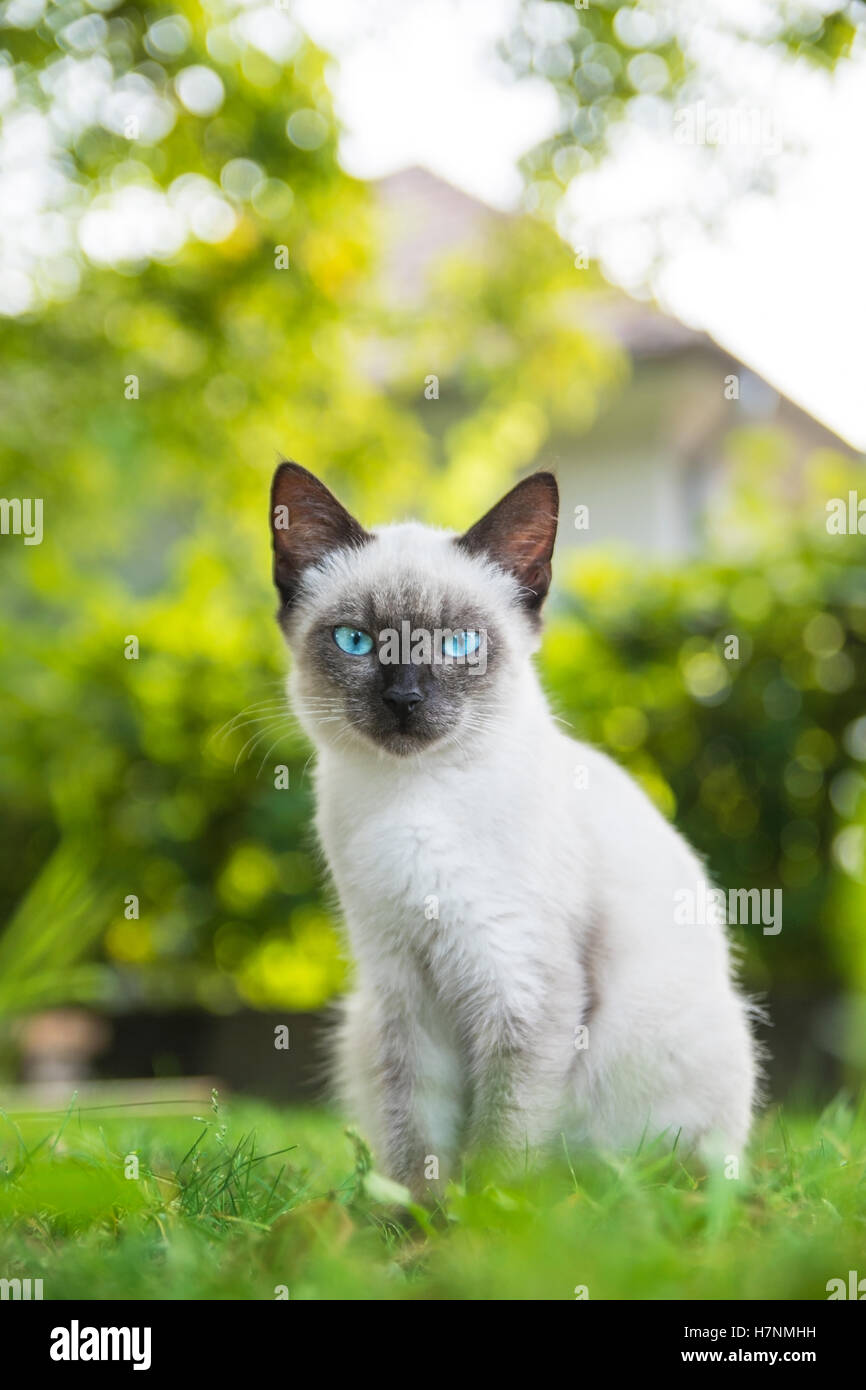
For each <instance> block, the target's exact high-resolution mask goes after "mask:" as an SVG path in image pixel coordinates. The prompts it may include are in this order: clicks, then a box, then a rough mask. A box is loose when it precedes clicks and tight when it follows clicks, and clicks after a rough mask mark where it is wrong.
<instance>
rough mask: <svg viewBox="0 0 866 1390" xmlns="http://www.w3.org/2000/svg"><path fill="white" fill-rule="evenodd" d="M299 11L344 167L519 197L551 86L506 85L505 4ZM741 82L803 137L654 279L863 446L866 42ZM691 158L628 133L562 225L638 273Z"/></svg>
mask: <svg viewBox="0 0 866 1390" xmlns="http://www.w3.org/2000/svg"><path fill="white" fill-rule="evenodd" d="M739 4H740V6H741V7H745V8H747V9H748V8H749V7H750V6H752V7H754V6H755V5H759V4H760V0H739ZM293 9H294V12H295V14H296V15H297V17H298V19H299V20H300V22H301V23H302V25H303V26H304V28H306V29H307V30H308V32H309V33H310V34H311V35H312V36H313V38H314V39H316V40H317V41H319V42H320V43H321V44H322V45H323V46H324V47H326V48H327V49H328V50H329V51H330V52H332V53H334V54H335V55H336V56H337V60H338V61H337V65H336V68H335V71H334V73H333V74H332V76H331V85H332V87H333V90H334V93H335V99H336V104H337V112H338V115H339V117H340V119H341V121H342V122H343V124H344V126H345V128H346V134H345V138H344V141H343V145H342V151H341V157H342V159H343V162H344V164H345V166H346V167H347V168H348V169H349V170H350V171H351V172H352V173H354V174H356V175H358V176H360V177H363V178H372V177H377V176H380V175H382V174H385V173H389V172H391V171H393V170H395V169H399V168H402V167H404V166H406V165H410V164H421V165H424V166H426V167H427V168H428V169H430V170H432V171H433V172H434V173H437V174H439V175H440V176H441V177H443V178H445V179H448V180H449V181H450V182H452V183H454V184H456V185H458V186H459V187H461V188H463V189H465V190H466V191H467V192H469V193H473V194H475V195H476V196H477V197H479V198H483V199H485V200H486V201H488V202H491V203H493V204H495V205H497V206H499V207H506V208H507V207H509V206H514V205H515V203H516V200H517V198H518V195H519V191H520V180H519V177H518V174H517V169H516V162H517V160H518V159H519V157H520V155H521V154H523V153H524V152H525V151H526V150H527V149H528V148H530V147H531V146H532V145H533V144H534V143H535V142H536V141H537V140H538V139H540V138H541V137H542V136H543V135H545V134H546V133H547V132H548V130H549V129H550V124H551V121H552V117H553V109H554V107H553V98H552V95H551V93H550V92H549V90H548V89H547V88H546V86H544V84H537V85H536V84H535V83H533V82H526V83H522V84H519V85H515V84H514V83H513V81H510V80H509V76H508V74H507V72H506V71H505V70H504V69H503V68H502V67H501V66H500V65H499V64H498V63H497V62H496V59H495V56H494V54H495V44H496V40H497V38H499V37H501V36H502V35H503V34H504V33H506V32H507V29H508V23H509V16H510V15H511V14H513V12H514V9H515V0H436V3H435V4H431V3H429V0H365V3H364V4H363V5H359V4H357V0H297V3H296V4H295V5H294V6H293ZM738 76H739V74H738ZM749 77H750V79H751V80H752V82H753V85H757V89H758V90H759V91H760V94H761V95H760V100H761V103H762V106H763V105H765V104H766V103H768V102H769V101H772V109H773V119H774V120H776V118H778V124H779V128H781V129H783V130H784V131H785V132H786V134H789V135H792V136H793V137H794V139H795V140H796V141H797V142H798V154H797V157H796V159H794V160H785V161H781V162H780V161H779V160H778V159H777V158H775V156H772V157H770V156H768V158H771V159H773V160H774V161H775V162H774V168H775V170H776V172H778V174H779V182H778V185H777V189H776V193H775V195H774V197H773V198H772V200H767V199H761V200H758V199H752V200H750V201H748V202H746V203H744V204H743V206H742V207H741V208H739V209H738V211H737V213H736V215H735V217H734V219H733V223H732V226H731V227H730V230H729V234H728V237H727V240H726V241H725V242H724V243H721V242H714V243H709V244H708V242H707V239H706V237H704V236H698V235H695V234H690V233H689V232H688V231H687V230H685V228H687V225H688V224H685V223H684V225H683V228H681V229H680V232H679V233H678V234H677V235H676V236H675V237H674V239H673V242H672V248H671V251H670V254H669V257H668V262H667V267H666V269H665V271H664V273H663V275H662V277H661V278H660V279H659V280H657V281H656V282H655V286H654V288H655V292H656V294H657V296H658V298H659V300H660V302H661V304H662V306H663V307H665V308H666V309H668V310H669V311H670V312H672V313H675V314H677V315H678V316H679V317H680V318H682V319H683V320H685V321H686V322H688V323H690V324H691V325H692V326H695V327H701V328H705V329H707V330H708V331H709V332H710V333H711V334H712V335H713V336H714V337H715V338H716V339H717V340H718V341H719V342H720V343H722V344H723V345H724V346H725V347H726V348H728V349H729V350H730V351H731V352H733V353H734V354H736V355H737V356H739V357H741V358H742V359H743V360H744V361H745V362H746V363H747V364H748V365H749V366H751V367H753V368H754V369H755V370H756V371H758V372H760V373H761V374H762V375H763V376H765V377H766V378H767V379H768V380H769V381H770V382H771V383H772V384H773V385H774V386H776V387H777V388H778V389H780V390H781V391H783V392H784V393H785V394H786V395H789V396H790V397H792V398H793V399H794V400H796V401H798V402H799V403H800V404H801V405H803V406H804V407H805V408H806V409H807V410H809V411H811V413H812V414H814V415H815V416H816V417H817V418H819V419H820V420H822V421H824V423H826V424H827V425H829V426H830V427H831V428H832V429H834V430H836V431H837V432H838V433H839V434H840V435H842V436H843V437H844V438H846V439H847V440H848V441H849V442H850V443H852V444H853V445H854V446H855V447H856V448H858V449H866V384H864V368H866V353H864V328H863V325H864V324H866V236H864V229H866V145H864V140H863V132H864V131H866V55H864V56H861V57H860V58H859V59H858V60H857V62H856V63H852V64H850V65H849V66H848V67H847V69H846V70H844V71H841V72H840V74H839V75H838V76H837V79H836V80H835V81H834V82H831V81H829V80H828V79H826V78H825V77H824V75H823V74H814V73H811V72H806V71H805V70H801V69H798V70H797V71H796V72H795V73H793V74H791V76H790V77H789V78H787V79H786V80H785V81H784V82H783V83H782V84H779V85H778V86H777V87H774V88H773V91H772V96H771V97H770V96H768V94H767V89H766V87H765V86H763V85H762V83H763V78H764V74H763V72H762V71H761V69H760V65H757V66H756V69H755V71H754V72H752V73H751V74H749ZM735 100H740V96H739V93H738V94H737V97H736V98H735ZM691 153H692V152H690V151H683V150H673V149H672V148H671V143H670V140H669V139H668V140H667V142H666V145H665V146H664V147H661V146H660V145H659V144H658V143H655V144H652V143H650V138H649V136H647V135H642V134H640V133H638V134H637V135H636V136H634V137H629V139H628V140H626V141H625V142H624V144H623V148H622V150H621V151H620V152H619V154H618V156H617V158H616V160H615V162H613V163H611V164H609V165H607V166H606V167H605V168H604V170H603V171H602V172H600V173H599V174H597V175H596V174H590V175H584V176H582V177H581V179H580V180H578V182H577V184H576V185H574V187H573V191H572V194H571V196H570V198H569V202H568V205H567V206H568V210H569V213H570V216H571V218H572V219H573V225H572V226H571V227H570V228H569V234H570V236H571V238H572V240H573V241H575V242H576V243H581V242H582V238H583V237H584V236H585V237H586V239H587V241H588V243H589V244H590V245H591V246H592V248H593V250H594V252H596V253H597V254H598V255H599V257H600V260H601V264H602V267H603V269H604V270H605V272H606V274H607V275H608V277H609V278H611V279H612V280H614V281H617V282H619V283H623V284H626V285H628V284H629V282H630V281H633V279H634V276H635V275H636V273H637V271H638V270H639V269H640V265H641V254H642V252H643V251H645V244H646V236H645V234H644V233H643V231H642V229H641V217H642V215H645V214H646V212H648V211H649V210H651V209H652V208H653V207H654V206H655V205H656V203H657V201H658V200H659V198H660V196H666V197H668V199H669V200H673V201H676V200H677V199H678V198H680V199H686V198H687V197H688V195H689V193H690V192H693V187H692V169H691V165H690V163H689V159H690V156H691Z"/></svg>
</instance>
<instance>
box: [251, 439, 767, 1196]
mask: <svg viewBox="0 0 866 1390" xmlns="http://www.w3.org/2000/svg"><path fill="white" fill-rule="evenodd" d="M557 513H558V493H557V486H556V482H555V479H554V478H553V477H552V475H551V474H549V473H536V474H534V475H533V476H531V477H529V478H527V479H525V481H523V482H522V483H519V484H518V485H517V486H516V487H515V488H513V489H512V491H510V492H509V493H508V494H507V495H506V496H505V497H504V498H502V500H501V501H500V502H499V503H498V504H497V505H496V506H495V507H493V508H492V510H491V511H489V512H488V513H487V514H486V515H485V516H484V517H482V519H481V520H480V521H478V522H477V523H476V524H475V525H474V526H473V527H472V528H471V529H470V530H469V531H467V532H466V533H465V534H464V535H455V534H452V533H450V532H447V531H440V530H435V529H433V528H431V527H427V526H422V525H418V524H414V523H409V524H405V525H396V526H387V527H384V528H382V529H381V530H378V531H376V532H372V533H371V532H367V531H365V530H364V529H363V528H362V527H361V526H360V525H359V523H358V522H357V521H356V520H355V519H354V518H353V517H352V516H350V514H349V513H348V512H347V511H346V510H345V509H344V508H343V507H342V506H341V504H340V503H339V502H338V501H337V500H336V498H335V497H333V496H332V494H331V493H330V492H329V491H328V489H327V488H326V487H325V486H324V485H323V484H322V483H321V482H319V481H318V479H316V478H315V477H313V476H312V474H310V473H308V472H307V471H306V470H305V469H303V468H301V467H300V466H299V465H298V464H295V463H283V464H282V465H281V466H280V467H279V468H278V469H277V472H276V475H275V478H274V483H273V489H272V498H271V521H272V532H273V545H274V579H275V583H276V586H277V589H278V592H279V595H280V601H281V604H280V610H279V614H278V618H279V622H280V625H281V627H282V629H283V632H284V635H285V637H286V639H287V642H288V645H289V647H290V649H291V653H292V656H293V663H292V673H291V677H290V681H289V690H290V696H291V700H292V703H293V705H294V708H295V711H296V713H297V715H298V717H299V719H300V722H301V724H302V726H303V727H304V729H305V730H306V732H307V733H308V735H309V737H310V739H311V740H312V742H313V744H314V745H315V747H316V750H317V754H318V759H317V766H316V772H315V786H316V796H317V806H318V810H317V815H316V826H317V830H318V834H319V837H320V839H321V843H322V846H323V848H324V851H325V854H326V856H327V860H328V864H329V866H330V869H331V872H332V874H333V878H334V881H335V883H336V887H337V891H338V893H339V897H340V902H341V905H342V910H343V912H344V914H345V919H346V929H347V932H348V938H349V943H350V946H351V950H352V954H353V956H354V959H355V962H356V967H357V981H356V984H355V987H354V990H353V992H352V994H351V996H350V997H349V998H348V1000H347V1001H346V1007H345V1012H344V1017H343V1023H342V1028H341V1033H340V1040H339V1071H340V1076H341V1080H342V1086H343V1091H344V1096H345V1100H346V1104H347V1105H348V1107H349V1108H350V1110H351V1112H352V1113H353V1116H354V1118H355V1119H356V1120H357V1121H358V1122H359V1123H360V1125H361V1127H362V1129H363V1131H364V1132H365V1134H366V1135H367V1137H368V1138H369V1139H370V1141H371V1144H372V1146H373V1149H374V1152H375V1154H376V1155H377V1158H378V1160H379V1161H380V1163H381V1164H382V1166H383V1167H384V1168H385V1170H386V1171H387V1172H388V1173H389V1175H390V1176H391V1177H392V1178H394V1179H396V1180H398V1181H399V1182H401V1183H403V1184H405V1185H406V1186H407V1187H408V1188H409V1189H410V1190H411V1191H412V1193H413V1194H415V1195H421V1194H422V1193H423V1192H424V1190H425V1188H426V1186H427V1181H428V1179H430V1177H431V1175H432V1176H434V1177H435V1176H437V1172H438V1177H439V1178H440V1180H444V1179H445V1178H446V1177H447V1175H448V1173H449V1172H453V1170H454V1166H455V1164H456V1163H457V1162H458V1160H459V1159H460V1157H461V1155H462V1154H463V1153H464V1151H466V1150H471V1149H473V1148H484V1147H485V1146H493V1147H495V1148H496V1149H498V1150H504V1151H513V1152H516V1153H523V1152H524V1151H525V1150H527V1149H529V1150H532V1151H535V1150H539V1149H542V1148H543V1147H544V1146H546V1145H549V1144H550V1143H551V1142H552V1141H555V1140H557V1138H558V1136H559V1135H560V1134H561V1133H564V1134H565V1135H566V1136H567V1137H568V1139H569V1140H570V1141H574V1142H586V1143H591V1144H594V1145H598V1146H604V1147H611V1146H623V1145H636V1144H637V1143H638V1142H639V1141H640V1140H641V1138H642V1136H644V1135H649V1136H651V1135H654V1134H660V1133H662V1132H663V1133H664V1134H665V1135H666V1136H667V1137H668V1138H669V1139H670V1141H671V1142H673V1141H674V1139H675V1138H676V1137H677V1136H680V1142H681V1143H688V1144H693V1143H699V1144H700V1143H703V1144H704V1145H708V1144H711V1145H713V1146H714V1147H715V1146H721V1147H720V1150H719V1151H720V1152H722V1153H726V1152H736V1151H737V1150H738V1149H739V1148H740V1146H741V1145H742V1144H743V1143H744V1142H745V1140H746V1137H747V1134H748V1129H749V1122H750V1115H751V1110H752V1104H753V1094H754V1086H755V1075H756V1064H755V1048H754V1044H753V1041H752V1037H751V1032H750V1027H749V1022H748V1017H749V1008H748V1005H747V1004H746V1003H745V1001H744V1000H743V998H742V997H741V996H740V995H739V994H738V992H737V990H736V988H735V985H734V983H733V982H732V970H731V961H730V957H729V950H728V944H727V940H726V937H725V933H724V930H723V929H722V928H721V927H720V926H718V925H713V924H709V925H702V926H680V925H677V924H676V922H675V913H674V903H675V898H676V895H677V894H678V893H680V894H681V892H682V890H689V889H691V890H693V891H694V890H697V891H698V892H700V890H701V889H702V888H706V885H707V880H706V876H705V873H704V869H703V867H702V865H701V863H700V862H699V861H698V859H697V858H696V856H695V855H694V853H693V852H692V850H691V849H690V848H689V847H688V846H687V845H686V844H685V842H684V841H683V840H682V839H681V838H680V836H679V835H678V834H677V832H676V831H675V830H674V829H673V828H672V827H671V826H670V825H668V823H667V822H666V821H665V820H664V819H663V817H662V816H661V815H660V814H659V812H658V811H657V810H656V809H655V808H654V807H653V806H652V805H651V803H650V802H649V801H648V799H647V798H646V796H645V795H644V793H643V792H642V791H641V790H639V788H638V787H637V786H636V785H635V783H634V782H633V781H632V780H631V779H630V778H629V777H628V776H627V774H626V773H625V772H623V771H622V770H621V769H620V768H619V767H618V766H617V765H616V764H615V763H613V762H612V761H611V760H610V759H609V758H607V757H606V756H605V755H603V754H602V753H599V752H597V751H596V750H595V749H593V748H590V747H588V746H587V745H585V744H581V743H577V742H576V741H574V740H572V739H571V738H569V737H568V736H567V735H566V734H565V733H564V732H563V731H562V729H561V728H560V727H559V725H558V724H557V723H556V721H555V720H554V718H553V716H552V715H551V713H550V710H549V709H548V706H547V703H546V701H545V697H544V695H543V693H542V690H541V687H540V685H539V681H538V678H537V676H536V673H535V670H534V668H533V663H532V660H531V657H532V654H533V652H534V651H535V650H536V649H537V647H538V645H539V630H540V610H541V607H542V604H543V602H544V599H545V596H546V594H547V591H548V588H549V585H550V578H551V556H552V553H553V544H554V540H555V536H556V526H557ZM395 634H396V635H397V638H398V640H397V641H396V642H395ZM443 634H444V635H443ZM410 643H411V645H409V644H410ZM575 679H579V672H575Z"/></svg>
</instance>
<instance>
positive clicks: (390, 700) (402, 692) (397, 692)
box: [382, 685, 424, 716]
mask: <svg viewBox="0 0 866 1390" xmlns="http://www.w3.org/2000/svg"><path fill="white" fill-rule="evenodd" d="M382 699H383V700H384V701H385V704H386V705H388V706H389V708H391V709H392V710H393V711H394V713H395V714H398V715H401V716H404V715H407V714H411V713H412V711H413V709H414V708H415V706H416V705H420V703H421V701H422V700H423V699H424V696H423V695H422V694H421V691H420V690H419V689H418V687H417V686H416V685H410V686H404V685H391V686H389V687H388V689H387V690H384V691H383V692H382Z"/></svg>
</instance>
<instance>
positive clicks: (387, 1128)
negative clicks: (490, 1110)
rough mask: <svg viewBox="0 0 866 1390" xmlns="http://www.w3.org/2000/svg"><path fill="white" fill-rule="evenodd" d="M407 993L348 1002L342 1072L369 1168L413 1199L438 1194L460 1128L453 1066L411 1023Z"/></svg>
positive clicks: (413, 1016) (433, 1040)
mask: <svg viewBox="0 0 866 1390" xmlns="http://www.w3.org/2000/svg"><path fill="white" fill-rule="evenodd" d="M412 999H413V995H412V992H411V991H410V990H403V991H401V993H400V994H399V995H396V994H391V993H388V994H382V993H380V994H379V995H378V997H377V998H376V999H375V1000H373V999H372V998H369V997H366V998H365V997H364V996H363V995H357V996H354V997H353V999H352V1000H351V1001H349V1007H348V1009H347V1012H346V1018H345V1023H344V1029H343V1035H342V1042H341V1070H342V1073H343V1077H344V1081H345V1083H346V1084H345V1087H344V1089H345V1090H346V1091H347V1093H348V1102H349V1105H350V1107H351V1109H352V1111H353V1113H354V1114H355V1116H356V1118H357V1119H358V1121H359V1123H360V1125H361V1128H362V1130H363V1132H364V1134H365V1135H366V1137H367V1138H369V1140H370V1142H371V1144H372V1147H373V1151H374V1155H375V1158H376V1162H377V1164H378V1165H380V1166H381V1168H382V1169H383V1170H384V1172H385V1173H386V1174H387V1175H388V1177H390V1178H393V1179H394V1181H395V1182H399V1183H401V1184H402V1185H403V1186H405V1187H407V1188H408V1189H409V1191H410V1192H411V1193H412V1195H413V1197H415V1198H416V1200H424V1199H426V1198H429V1197H430V1196H431V1194H432V1195H435V1194H436V1193H438V1192H439V1191H441V1188H442V1186H443V1185H444V1182H445V1180H446V1179H447V1177H448V1174H449V1172H450V1170H451V1167H452V1164H453V1161H454V1158H455V1156H456V1147H457V1136H458V1131H459V1127H460V1123H461V1106H460V1089H459V1087H460V1079H459V1073H458V1070H457V1065H456V1061H455V1059H454V1058H453V1057H452V1056H451V1055H450V1052H449V1050H448V1049H447V1048H446V1047H444V1046H443V1045H442V1043H441V1041H439V1040H437V1039H436V1038H434V1037H432V1036H431V1035H430V1032H429V1030H427V1029H425V1028H423V1027H422V1026H421V1025H420V1024H419V1022H418V1019H417V1010H416V1008H415V1007H414V1006H413V1003H412Z"/></svg>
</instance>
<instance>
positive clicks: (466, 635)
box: [442, 628, 481, 657]
mask: <svg viewBox="0 0 866 1390" xmlns="http://www.w3.org/2000/svg"><path fill="white" fill-rule="evenodd" d="M480 645H481V633H480V632H472V631H464V630H463V629H462V628H461V630H460V631H459V632H452V633H451V634H450V636H448V637H445V638H444V639H443V642H442V651H443V653H444V655H445V656H457V657H460V656H469V655H471V653H472V652H477V651H478V648H479V647H480Z"/></svg>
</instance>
